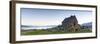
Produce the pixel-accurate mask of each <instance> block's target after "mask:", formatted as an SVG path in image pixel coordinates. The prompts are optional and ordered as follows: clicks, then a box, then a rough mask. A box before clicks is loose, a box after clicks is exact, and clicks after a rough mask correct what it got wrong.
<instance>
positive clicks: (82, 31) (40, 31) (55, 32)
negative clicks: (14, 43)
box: [21, 29, 92, 35]
mask: <svg viewBox="0 0 100 44" xmlns="http://www.w3.org/2000/svg"><path fill="white" fill-rule="evenodd" d="M88 32H92V31H91V30H90V29H81V30H80V31H78V32H68V31H66V32H63V31H54V32H53V31H47V30H38V29H37V30H27V31H21V35H43V34H64V33H66V34H67V33H88Z"/></svg>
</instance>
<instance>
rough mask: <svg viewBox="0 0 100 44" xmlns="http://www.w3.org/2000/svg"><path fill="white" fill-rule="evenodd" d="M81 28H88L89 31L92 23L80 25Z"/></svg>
mask: <svg viewBox="0 0 100 44" xmlns="http://www.w3.org/2000/svg"><path fill="white" fill-rule="evenodd" d="M81 26H82V27H83V28H89V29H91V28H92V22H88V23H84V24H82V25H81Z"/></svg>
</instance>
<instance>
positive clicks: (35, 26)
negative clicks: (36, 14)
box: [21, 25, 58, 27]
mask: <svg viewBox="0 0 100 44" xmlns="http://www.w3.org/2000/svg"><path fill="white" fill-rule="evenodd" d="M21 26H22V27H56V26H58V25H45V26H35V25H21Z"/></svg>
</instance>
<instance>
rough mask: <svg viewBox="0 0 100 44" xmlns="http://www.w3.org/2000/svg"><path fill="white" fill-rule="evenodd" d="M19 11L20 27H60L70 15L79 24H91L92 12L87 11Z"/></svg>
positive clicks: (36, 9) (34, 9)
mask: <svg viewBox="0 0 100 44" xmlns="http://www.w3.org/2000/svg"><path fill="white" fill-rule="evenodd" d="M20 11H21V13H20V14H21V24H22V25H35V26H45V25H61V23H62V21H63V20H64V19H65V18H67V17H70V16H71V15H75V16H76V18H77V20H78V23H79V24H83V23H88V22H92V11H89V10H62V9H41V8H21V9H20Z"/></svg>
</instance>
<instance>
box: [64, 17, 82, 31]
mask: <svg viewBox="0 0 100 44" xmlns="http://www.w3.org/2000/svg"><path fill="white" fill-rule="evenodd" d="M62 27H63V28H64V31H68V32H76V31H79V30H80V25H79V24H78V21H77V18H76V16H70V17H68V18H65V19H64V20H63V21H62Z"/></svg>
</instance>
